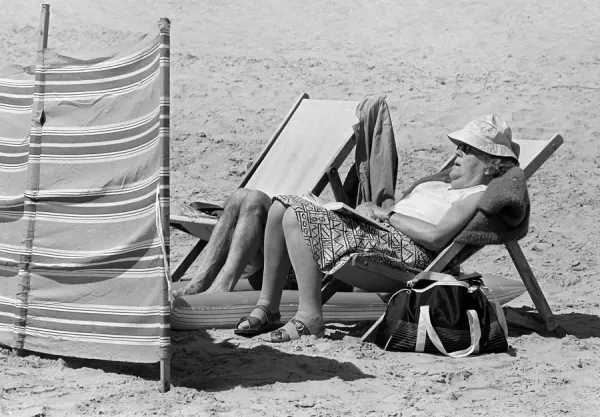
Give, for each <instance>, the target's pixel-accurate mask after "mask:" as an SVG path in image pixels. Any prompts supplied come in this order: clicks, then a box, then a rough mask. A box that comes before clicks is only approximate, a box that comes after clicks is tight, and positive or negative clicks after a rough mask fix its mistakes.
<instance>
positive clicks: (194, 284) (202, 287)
mask: <svg viewBox="0 0 600 417" xmlns="http://www.w3.org/2000/svg"><path fill="white" fill-rule="evenodd" d="M207 286H208V285H206V284H205V281H196V280H191V281H190V282H189V283H188V284H187V285H186V286H185V287H183V288H180V289H178V290H175V291H173V297H175V298H177V297H182V296H184V295H193V294H198V293H201V292H203V291H206V290H207V288H206V287H207Z"/></svg>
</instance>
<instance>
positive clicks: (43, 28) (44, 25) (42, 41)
mask: <svg viewBox="0 0 600 417" xmlns="http://www.w3.org/2000/svg"><path fill="white" fill-rule="evenodd" d="M49 26H50V5H49V4H42V12H41V14H40V32H39V40H38V51H41V50H42V49H46V48H47V47H48V27H49Z"/></svg>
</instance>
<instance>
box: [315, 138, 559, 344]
mask: <svg viewBox="0 0 600 417" xmlns="http://www.w3.org/2000/svg"><path fill="white" fill-rule="evenodd" d="M514 142H516V143H517V144H518V145H519V146H520V155H519V162H520V166H521V168H522V169H523V171H524V173H525V177H526V178H527V179H529V178H530V177H531V176H532V175H533V174H534V173H535V172H536V171H537V170H538V169H539V168H540V167H541V166H542V165H543V164H544V162H546V160H548V158H550V156H551V155H552V154H553V153H554V152H555V151H556V150H557V149H558V148H559V147H560V146H561V145H562V144H563V142H564V140H563V138H562V136H560V135H559V134H555V135H554V136H552V137H551V138H550V139H548V140H515V141H514ZM453 161H454V157H452V158H450V159H449V160H448V161H446V162H445V163H444V165H443V166H442V167H441V168H440V170H439V171H442V170H444V169H446V168H448V167H449V166H450V165H451V164H452V163H453ZM504 246H505V247H506V249H507V251H508V253H509V255H510V257H511V259H512V261H513V263H514V264H515V267H516V268H517V271H518V272H519V275H520V277H521V279H522V280H523V283H524V285H525V288H526V289H527V292H528V293H529V295H530V296H531V299H532V301H533V303H534V305H535V307H536V309H537V311H538V313H539V314H540V316H541V317H542V319H543V321H544V325H545V327H546V329H548V330H550V331H554V330H556V329H557V327H558V323H557V322H556V318H555V317H554V315H553V314H552V310H551V309H550V306H549V305H548V301H547V300H546V297H545V296H544V293H543V292H542V290H541V288H540V286H539V284H538V282H537V279H536V278H535V275H534V274H533V271H532V270H531V267H530V266H529V263H528V262H527V259H526V258H525V255H524V254H523V251H522V250H521V247H520V246H519V244H518V242H517V241H511V242H508V243H506V244H504ZM482 247H483V246H477V245H468V244H463V243H457V242H452V243H450V244H449V245H448V246H447V247H446V248H445V249H444V250H443V251H442V252H441V253H440V254H439V255H438V256H437V257H436V258H435V259H434V260H433V261H432V262H431V264H430V265H429V266H428V267H427V268H426V269H425V271H432V272H443V271H452V270H454V269H455V268H456V267H458V266H459V265H460V264H461V263H463V262H464V261H466V260H467V259H469V258H470V257H471V256H472V255H473V254H475V253H476V252H478V251H479V250H480V249H481V248H482ZM345 273H360V274H362V275H365V274H371V275H378V276H379V277H385V278H388V279H391V280H394V281H402V282H404V283H406V282H407V281H408V280H409V279H411V278H412V275H410V274H407V273H401V272H399V271H398V270H397V269H395V268H392V267H389V266H386V265H383V264H379V263H376V262H371V261H369V260H366V259H360V258H354V259H353V260H352V261H350V262H349V263H348V266H347V268H346V270H344V268H342V269H341V270H340V271H338V276H339V275H340V274H345ZM338 285H340V284H339V280H337V279H332V280H329V282H328V283H327V284H326V285H325V286H324V287H323V290H322V303H325V302H327V300H328V299H329V298H330V297H331V296H332V295H333V294H334V293H335V291H336V289H337V286H338ZM511 317H515V320H518V317H517V316H516V314H512V315H511ZM523 320H526V319H523ZM376 330H377V325H374V326H372V327H371V328H370V329H369V330H368V331H367V332H366V333H365V334H364V336H363V337H362V340H363V341H369V340H372V338H374V336H375V334H376Z"/></svg>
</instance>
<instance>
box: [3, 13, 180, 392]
mask: <svg viewBox="0 0 600 417" xmlns="http://www.w3.org/2000/svg"><path fill="white" fill-rule="evenodd" d="M46 23H47V20H46ZM159 26H160V27H159V28H158V29H157V30H156V32H154V33H153V34H151V35H146V36H143V37H141V38H140V39H138V40H137V41H134V42H131V43H128V44H125V45H121V46H119V47H115V48H111V49H109V50H105V51H102V52H98V51H89V52H88V51H85V52H78V53H75V54H72V53H68V52H67V53H60V54H59V53H56V52H53V51H51V50H48V49H41V50H40V51H39V52H38V62H37V66H36V69H35V94H34V100H33V114H31V109H30V114H29V119H30V126H31V130H30V135H29V137H30V140H29V141H27V140H26V139H25V140H24V138H26V137H27V131H24V129H23V127H22V126H21V124H22V123H21V120H20V119H19V120H16V121H15V123H14V125H15V126H16V127H15V128H14V129H13V130H11V131H10V132H9V133H8V134H9V135H10V136H9V137H8V138H5V137H3V138H2V139H0V143H2V145H4V146H5V147H11V146H12V148H13V150H14V151H15V152H16V154H15V156H14V158H13V161H0V166H1V168H0V175H2V179H1V181H0V187H1V189H2V192H0V195H2V196H4V197H6V196H7V194H8V195H9V197H11V198H12V200H14V204H13V203H10V204H9V205H8V207H7V206H4V207H2V208H1V209H0V226H1V227H2V233H0V236H1V237H0V258H2V259H0V265H1V266H0V279H1V280H2V282H1V283H0V288H1V289H2V290H1V291H2V293H1V294H0V304H1V305H2V307H1V308H0V317H2V320H1V323H2V324H1V325H0V330H1V332H0V333H1V334H2V335H1V336H0V337H1V340H0V342H2V343H3V344H7V346H9V347H10V348H12V349H14V350H15V351H17V352H23V351H33V352H42V353H48V354H53V355H60V356H67V357H69V356H70V357H80V358H89V359H101V360H111V361H123V362H138V363H156V362H160V368H161V369H160V370H161V385H160V389H161V391H166V390H168V389H169V387H170V382H169V380H170V375H169V369H170V367H169V365H170V362H169V361H170V352H169V347H170V333H169V332H170V328H169V314H170V303H169V299H168V297H169V294H170V289H169V287H170V284H169V280H168V272H169V267H168V252H169V241H168V238H169V226H168V210H169V191H168V190H169V152H168V146H169V99H168V97H169V73H168V69H169V29H170V24H169V21H168V20H167V19H161V22H160V25H159ZM43 32H44V33H47V26H46V28H45V29H44V31H43ZM13 84H15V83H13ZM33 85H34V84H33V80H31V86H33ZM0 86H6V82H4V81H0ZM14 87H15V88H13V91H12V92H11V93H10V94H12V95H18V94H19V93H18V90H19V88H16V87H19V85H18V83H16V84H15V86H14ZM11 88H12V86H11ZM0 97H2V93H1V92H0ZM3 97H4V98H5V99H6V97H7V95H6V94H5V95H4V96H3ZM8 97H9V99H14V101H15V103H11V104H10V106H11V107H10V109H11V110H13V111H15V112H16V110H15V109H16V107H17V106H19V105H20V104H19V103H17V101H18V99H20V97H16V96H15V97H13V96H11V95H9V96H8ZM21 106H23V107H24V106H25V104H22V105H21ZM6 107H7V105H6V101H5V102H4V104H0V109H5V108H6ZM0 113H2V112H1V111H0ZM17 115H20V113H19V114H17ZM4 121H5V120H3V122H4ZM1 125H2V126H4V123H2V124H1ZM23 133H25V134H23ZM0 136H4V132H3V134H2V135H0ZM7 144H8V146H7ZM0 155H2V153H1V151H0ZM11 164H12V166H11ZM23 167H25V170H23ZM23 172H24V173H25V175H26V181H23V180H22V178H21V177H20V176H19V178H16V179H15V180H14V182H12V181H9V180H11V178H13V174H14V175H17V174H19V175H20V174H22V173H23ZM9 182H10V183H9ZM6 186H9V187H22V188H21V189H20V190H19V189H18V188H8V189H7V191H4V190H5V187H6ZM5 200H6V198H5ZM19 204H20V205H19ZM5 225H8V227H4V226H5ZM19 227H20V229H21V230H20V236H18V235H17V230H16V229H17V228H19ZM8 229H10V230H11V233H9V234H8V238H10V239H11V241H10V242H5V239H6V238H7V234H5V233H4V232H5V230H8ZM13 229H14V230H13ZM13 231H14V233H13ZM7 292H12V294H9V293H7ZM11 304H12V309H11V308H10V307H11ZM7 306H8V307H9V309H6V307H7Z"/></svg>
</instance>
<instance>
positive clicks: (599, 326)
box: [509, 307, 600, 339]
mask: <svg viewBox="0 0 600 417" xmlns="http://www.w3.org/2000/svg"><path fill="white" fill-rule="evenodd" d="M514 310H516V311H519V312H520V313H521V314H525V315H528V314H529V315H533V316H535V317H536V318H537V319H538V320H540V327H539V328H538V329H530V328H521V327H516V326H511V323H509V335H510V336H514V337H516V336H520V335H523V334H532V333H538V334H539V335H541V336H544V337H556V338H562V337H564V336H566V335H571V336H575V337H576V338H578V339H588V338H590V337H600V316H597V315H595V314H584V313H577V312H572V313H562V314H555V315H554V317H555V318H556V321H557V322H558V326H559V328H560V329H562V332H561V331H558V332H550V331H547V330H545V329H544V328H543V325H542V324H541V318H540V317H539V315H538V314H537V313H535V310H534V309H532V308H530V307H519V308H515V309H514Z"/></svg>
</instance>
